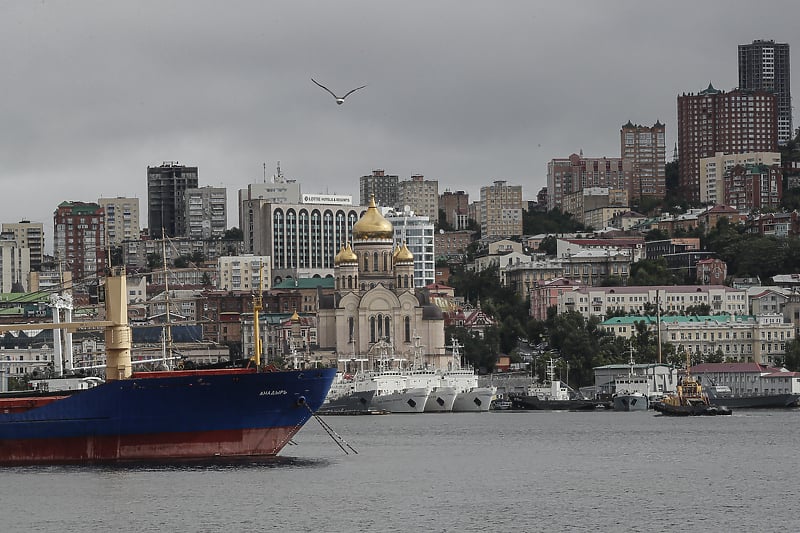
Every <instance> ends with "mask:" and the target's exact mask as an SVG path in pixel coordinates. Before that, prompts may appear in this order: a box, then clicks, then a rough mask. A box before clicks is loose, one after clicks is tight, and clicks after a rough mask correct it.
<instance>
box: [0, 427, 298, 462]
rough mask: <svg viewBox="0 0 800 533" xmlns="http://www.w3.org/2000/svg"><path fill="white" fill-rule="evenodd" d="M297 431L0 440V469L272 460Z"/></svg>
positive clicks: (261, 430) (292, 429) (268, 429)
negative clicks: (157, 462) (230, 459)
mask: <svg viewBox="0 0 800 533" xmlns="http://www.w3.org/2000/svg"><path fill="white" fill-rule="evenodd" d="M299 429H300V427H274V428H261V429H236V430H222V431H204V432H193V433H160V434H150V435H110V436H91V435H89V436H85V437H68V438H57V439H20V440H2V441H0V464H3V465H15V464H52V463H86V462H116V461H150V460H156V461H158V460H165V461H166V460H179V459H209V458H214V457H231V458H235V457H255V456H274V455H277V454H278V452H280V451H281V449H282V448H283V447H284V446H285V445H286V444H287V443H288V442H289V439H291V438H292V436H293V435H294V434H295V433H297V431H299Z"/></svg>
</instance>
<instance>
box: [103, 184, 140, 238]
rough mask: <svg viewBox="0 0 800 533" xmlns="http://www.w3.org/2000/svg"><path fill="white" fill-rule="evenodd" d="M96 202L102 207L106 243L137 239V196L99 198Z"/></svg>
mask: <svg viewBox="0 0 800 533" xmlns="http://www.w3.org/2000/svg"><path fill="white" fill-rule="evenodd" d="M97 203H98V204H100V207H102V208H103V213H104V216H105V220H106V235H107V239H108V244H110V245H111V246H119V245H121V244H122V241H130V240H137V239H139V199H138V198H123V197H121V196H120V197H117V198H100V199H98V200H97Z"/></svg>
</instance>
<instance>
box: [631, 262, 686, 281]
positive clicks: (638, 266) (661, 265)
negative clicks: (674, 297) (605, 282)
mask: <svg viewBox="0 0 800 533" xmlns="http://www.w3.org/2000/svg"><path fill="white" fill-rule="evenodd" d="M678 281H679V280H678V279H677V278H676V277H675V275H674V274H673V273H672V272H670V271H669V269H668V268H667V260H666V259H664V258H663V257H659V258H657V259H642V260H641V261H637V262H635V263H633V264H632V265H631V277H630V279H629V280H628V285H633V286H635V285H675V284H677V283H678Z"/></svg>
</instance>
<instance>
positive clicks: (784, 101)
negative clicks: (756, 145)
mask: <svg viewBox="0 0 800 533" xmlns="http://www.w3.org/2000/svg"><path fill="white" fill-rule="evenodd" d="M790 74H791V73H790V70H789V45H788V44H786V43H776V42H775V41H761V40H757V41H753V42H752V44H740V45H739V88H740V89H748V90H757V89H758V90H763V91H771V92H774V93H775V96H776V97H777V105H778V143H780V144H785V143H787V142H788V141H790V140H791V139H792V137H793V134H794V131H793V130H792V91H791V86H790V81H791V75H790Z"/></svg>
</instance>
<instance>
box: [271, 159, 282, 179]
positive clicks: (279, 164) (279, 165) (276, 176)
mask: <svg viewBox="0 0 800 533" xmlns="http://www.w3.org/2000/svg"><path fill="white" fill-rule="evenodd" d="M272 182H273V183H285V181H284V179H283V172H281V162H280V161H278V170H277V174H275V176H273V177H272Z"/></svg>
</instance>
